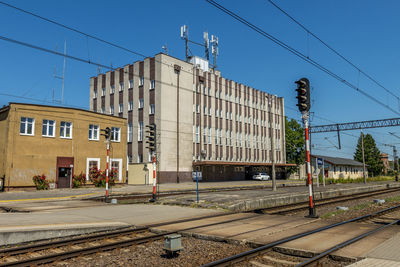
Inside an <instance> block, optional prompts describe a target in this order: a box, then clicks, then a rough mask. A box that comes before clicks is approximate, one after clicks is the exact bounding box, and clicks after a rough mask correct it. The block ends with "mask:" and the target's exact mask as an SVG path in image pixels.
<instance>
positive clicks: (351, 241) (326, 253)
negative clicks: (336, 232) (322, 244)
mask: <svg viewBox="0 0 400 267" xmlns="http://www.w3.org/2000/svg"><path fill="white" fill-rule="evenodd" d="M399 223H400V220H395V221H393V222H391V223H388V224H385V225H383V226H380V227H378V228H376V229H374V230H371V231H369V232H366V233H364V234H361V235H359V236H356V237H354V238H352V239H349V240H346V241H344V242H342V243H340V244H337V245H336V246H334V247H331V248H329V249H327V250H325V251H323V252H321V253H320V254H318V255H316V256H314V257H312V258H310V259H308V260H306V261H303V262H301V263H299V264H297V265H296V266H295V267H302V266H307V265H309V264H311V263H313V262H316V261H317V260H319V259H321V258H323V257H325V256H327V255H329V254H331V253H332V252H334V251H336V250H338V249H341V248H343V247H345V246H348V245H350V244H352V243H354V242H357V241H358V240H361V239H363V238H365V237H367V236H370V235H372V234H374V233H376V232H379V231H382V230H383V229H385V228H387V227H389V226H392V225H394V224H399Z"/></svg>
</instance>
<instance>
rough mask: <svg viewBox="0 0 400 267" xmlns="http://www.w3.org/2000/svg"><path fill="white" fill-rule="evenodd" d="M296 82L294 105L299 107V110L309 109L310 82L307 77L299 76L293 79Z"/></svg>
mask: <svg viewBox="0 0 400 267" xmlns="http://www.w3.org/2000/svg"><path fill="white" fill-rule="evenodd" d="M295 83H296V84H297V89H296V91H297V97H296V98H297V100H298V103H297V105H296V106H298V107H299V110H300V112H306V111H309V110H310V82H309V80H308V79H307V78H301V79H300V80H298V81H295Z"/></svg>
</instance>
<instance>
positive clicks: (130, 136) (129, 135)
mask: <svg viewBox="0 0 400 267" xmlns="http://www.w3.org/2000/svg"><path fill="white" fill-rule="evenodd" d="M127 131H128V133H127V141H128V142H132V141H133V124H132V123H131V122H129V123H128V127H127Z"/></svg>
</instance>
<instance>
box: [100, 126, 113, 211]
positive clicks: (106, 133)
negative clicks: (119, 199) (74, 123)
mask: <svg viewBox="0 0 400 267" xmlns="http://www.w3.org/2000/svg"><path fill="white" fill-rule="evenodd" d="M101 131H102V132H104V134H101V135H104V137H105V138H106V142H107V165H106V194H105V197H104V202H107V203H108V202H109V199H108V197H109V194H108V180H109V175H110V174H109V169H110V136H111V129H110V127H106V128H105V129H101Z"/></svg>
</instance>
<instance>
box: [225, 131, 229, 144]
mask: <svg viewBox="0 0 400 267" xmlns="http://www.w3.org/2000/svg"><path fill="white" fill-rule="evenodd" d="M225 141H226V145H227V146H229V131H228V130H226V135H225Z"/></svg>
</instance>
